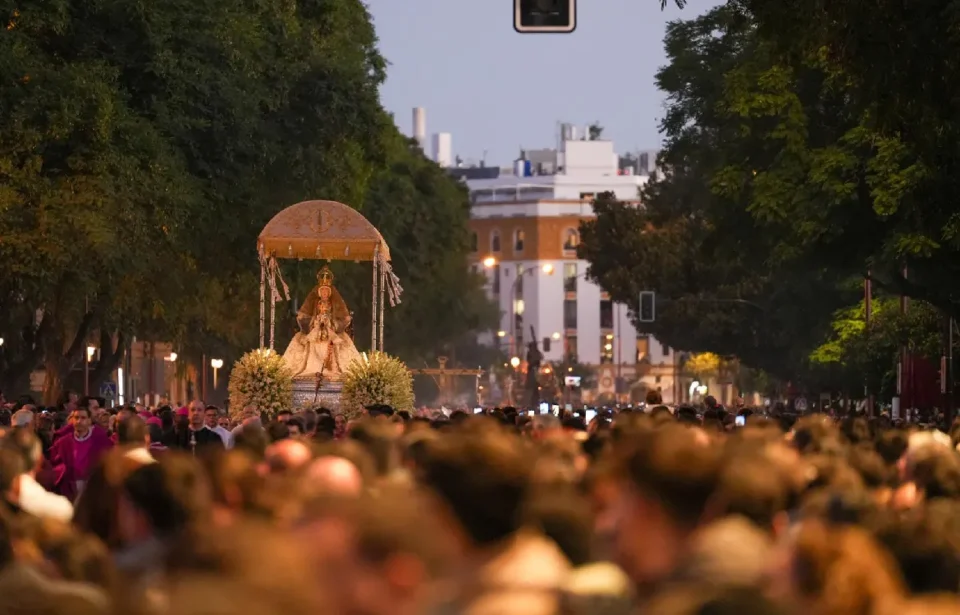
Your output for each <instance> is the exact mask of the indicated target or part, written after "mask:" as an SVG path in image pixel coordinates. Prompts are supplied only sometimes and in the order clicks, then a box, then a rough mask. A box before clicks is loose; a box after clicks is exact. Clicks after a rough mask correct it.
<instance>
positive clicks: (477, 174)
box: [452, 126, 683, 403]
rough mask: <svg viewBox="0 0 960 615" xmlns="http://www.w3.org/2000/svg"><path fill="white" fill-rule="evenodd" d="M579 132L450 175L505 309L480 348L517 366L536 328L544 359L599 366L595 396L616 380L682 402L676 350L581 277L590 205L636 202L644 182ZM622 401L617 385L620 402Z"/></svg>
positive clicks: (607, 147) (479, 265) (479, 258)
mask: <svg viewBox="0 0 960 615" xmlns="http://www.w3.org/2000/svg"><path fill="white" fill-rule="evenodd" d="M575 135H576V133H575V131H574V130H572V129H571V128H570V127H569V126H564V127H563V128H562V129H561V139H560V147H559V149H558V150H537V151H535V152H533V151H531V152H528V153H526V154H525V155H524V156H523V157H522V158H521V159H519V160H517V161H516V162H515V163H514V167H513V168H512V169H491V168H475V169H457V170H454V171H452V173H454V174H455V175H459V176H460V177H462V178H463V179H464V180H465V182H466V184H467V187H468V188H469V190H470V198H471V201H472V209H471V218H472V219H471V241H472V245H473V254H474V257H475V260H474V263H473V265H472V267H473V268H474V270H475V271H477V272H483V273H484V274H485V275H486V276H487V278H488V281H489V282H488V289H489V292H490V295H491V297H494V298H495V299H496V300H497V301H498V302H499V305H500V309H501V321H500V330H499V332H497V334H496V336H497V338H499V339H497V338H494V337H493V335H491V336H490V337H488V338H487V339H486V340H483V341H485V342H486V343H494V344H496V343H499V344H502V345H503V349H504V350H505V351H507V352H508V353H510V354H511V355H513V356H517V357H519V358H520V359H523V358H524V356H525V352H526V344H527V343H528V342H529V341H530V339H531V330H530V328H531V327H533V330H534V331H535V332H536V336H537V341H538V343H539V345H540V349H541V351H543V353H544V356H545V359H546V360H547V361H562V360H563V359H564V358H565V357H567V356H573V357H576V359H577V361H578V362H580V363H585V364H589V365H593V366H597V368H598V378H597V381H598V388H597V391H596V393H597V394H598V395H606V396H613V395H614V394H615V393H616V390H617V386H616V384H617V380H618V378H622V380H621V382H622V383H628V382H638V383H639V386H635V387H634V394H633V397H634V398H635V399H636V398H637V397H638V396H642V394H643V392H644V391H646V390H656V389H660V390H661V391H662V394H663V398H664V401H665V402H667V403H670V402H672V401H674V400H675V399H677V398H682V397H683V394H682V393H681V392H680V389H681V388H682V387H681V383H680V382H679V380H678V379H675V378H674V375H675V373H676V372H677V370H676V361H677V356H676V354H677V353H675V352H673V351H672V350H671V349H670V348H667V347H665V346H663V345H662V344H659V343H657V342H656V340H654V339H652V338H650V337H649V336H646V335H640V336H638V335H637V332H636V329H635V328H634V326H633V324H632V322H631V319H630V314H629V311H628V309H627V307H626V306H623V305H619V304H614V303H613V302H611V301H610V299H609V297H608V296H607V295H606V293H604V292H602V291H601V289H600V287H599V286H597V285H596V284H594V283H592V282H590V281H589V280H587V279H586V277H585V274H586V271H587V262H586V261H583V260H579V259H578V258H577V254H576V249H577V245H578V244H579V242H580V236H579V225H580V222H581V220H583V219H585V218H591V217H593V215H594V214H593V208H592V205H591V203H592V200H593V198H594V197H595V196H596V195H597V194H600V193H603V192H613V193H614V194H615V195H616V196H617V198H619V199H621V200H623V201H628V202H634V203H637V204H639V190H640V187H641V186H642V185H643V184H644V183H645V182H646V181H647V179H648V176H647V174H646V173H644V174H643V175H640V174H638V173H637V172H636V171H637V170H636V169H635V168H629V169H624V168H619V164H618V160H619V158H618V156H617V155H616V153H615V152H614V147H613V143H612V142H610V141H603V140H593V141H590V140H576V138H575ZM638 365H639V369H638ZM675 380H676V381H675ZM627 396H628V392H627V391H626V389H625V385H624V384H622V385H621V387H620V397H621V399H625V398H627Z"/></svg>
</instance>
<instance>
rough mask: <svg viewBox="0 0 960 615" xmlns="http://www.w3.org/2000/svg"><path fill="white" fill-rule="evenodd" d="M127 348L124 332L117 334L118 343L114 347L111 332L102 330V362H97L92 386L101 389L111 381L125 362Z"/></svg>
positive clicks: (91, 374) (92, 376) (91, 375)
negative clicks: (106, 382)
mask: <svg viewBox="0 0 960 615" xmlns="http://www.w3.org/2000/svg"><path fill="white" fill-rule="evenodd" d="M126 347H127V336H126V334H125V333H123V332H118V333H117V343H116V345H114V343H113V336H112V335H110V332H109V331H105V330H103V329H101V331H100V360H99V361H97V368H96V369H95V370H92V371H91V372H90V386H91V388H92V387H95V386H96V387H99V386H100V384H101V383H102V382H103V381H104V380H107V379H109V377H110V374H112V373H113V372H115V371H116V370H117V367H118V366H119V365H120V361H122V360H123V356H124V352H125V351H126Z"/></svg>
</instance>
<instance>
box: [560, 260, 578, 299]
mask: <svg viewBox="0 0 960 615" xmlns="http://www.w3.org/2000/svg"><path fill="white" fill-rule="evenodd" d="M563 292H565V293H575V292H577V264H576V263H564V264H563Z"/></svg>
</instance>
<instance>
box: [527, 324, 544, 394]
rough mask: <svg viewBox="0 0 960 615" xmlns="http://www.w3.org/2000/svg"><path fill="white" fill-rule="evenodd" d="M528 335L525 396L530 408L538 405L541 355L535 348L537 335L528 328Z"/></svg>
mask: <svg viewBox="0 0 960 615" xmlns="http://www.w3.org/2000/svg"><path fill="white" fill-rule="evenodd" d="M530 334H531V336H532V337H533V339H532V340H531V341H530V343H528V344H527V383H526V384H527V387H526V388H527V394H528V395H529V396H530V404H531V406H536V405H537V404H538V403H540V378H539V377H540V363H541V362H542V361H543V353H542V352H540V348H539V347H538V346H537V334H536V332H535V331H534V330H533V327H530Z"/></svg>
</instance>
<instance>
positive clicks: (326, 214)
mask: <svg viewBox="0 0 960 615" xmlns="http://www.w3.org/2000/svg"><path fill="white" fill-rule="evenodd" d="M378 248H379V251H378ZM257 249H258V250H259V252H260V253H261V254H262V255H265V256H273V257H275V258H307V259H323V260H349V261H372V260H374V259H375V258H379V259H384V260H386V261H389V260H390V248H389V247H388V246H387V242H386V241H384V239H383V236H382V235H381V234H380V231H378V230H377V229H376V228H375V227H374V226H373V225H372V224H370V222H369V221H368V220H367V219H366V218H364V217H363V214H361V213H360V212H358V211H357V210H355V209H353V208H352V207H350V206H348V205H344V204H343V203H338V202H336V201H304V202H302V203H297V204H296V205H291V206H290V207H287V208H286V209H284V210H283V211H281V212H280V213H278V214H277V215H275V216H274V217H273V218H272V219H271V220H270V222H267V225H266V226H265V227H263V230H262V231H260V237H259V238H258V239H257Z"/></svg>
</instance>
